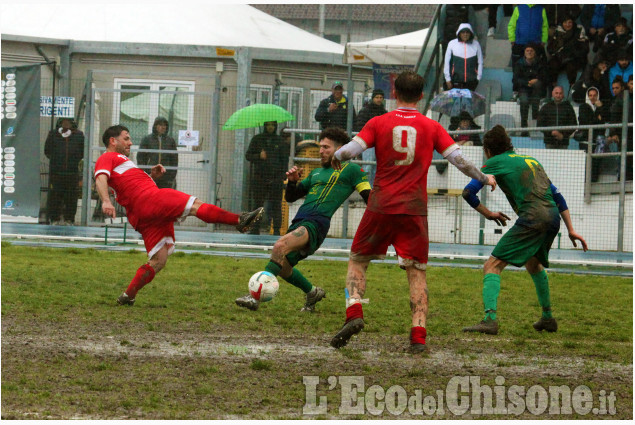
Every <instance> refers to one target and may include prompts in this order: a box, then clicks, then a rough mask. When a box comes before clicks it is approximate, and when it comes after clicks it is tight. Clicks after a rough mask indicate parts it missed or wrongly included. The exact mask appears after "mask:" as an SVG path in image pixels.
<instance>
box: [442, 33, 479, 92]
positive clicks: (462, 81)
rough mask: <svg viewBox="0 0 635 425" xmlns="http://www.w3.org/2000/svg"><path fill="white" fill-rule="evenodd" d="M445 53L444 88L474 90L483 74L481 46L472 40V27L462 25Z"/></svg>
mask: <svg viewBox="0 0 635 425" xmlns="http://www.w3.org/2000/svg"><path fill="white" fill-rule="evenodd" d="M456 37H457V38H455V39H454V40H452V41H450V44H448V49H447V50H446V52H445V60H444V67H443V74H444V75H445V85H446V88H447V89H448V90H449V89H452V88H462V89H470V90H475V89H476V86H478V82H479V81H480V80H481V75H482V74H483V53H482V52H481V45H480V44H479V42H478V41H476V40H474V31H473V30H472V26H471V25H470V24H467V23H462V24H461V25H460V26H459V29H458V30H457V31H456Z"/></svg>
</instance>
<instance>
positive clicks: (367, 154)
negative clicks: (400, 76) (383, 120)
mask: <svg viewBox="0 0 635 425" xmlns="http://www.w3.org/2000/svg"><path fill="white" fill-rule="evenodd" d="M371 96H372V97H371V99H370V102H368V104H367V105H366V106H364V107H363V108H362V110H361V111H359V114H358V115H357V119H356V120H355V125H354V126H353V131H361V129H362V128H364V126H365V125H366V123H367V122H368V121H370V119H371V118H375V117H378V116H380V115H384V114H385V113H387V112H388V111H387V110H386V108H385V106H384V91H383V90H382V89H375V90H373V93H372V95H371ZM362 159H363V160H364V161H375V159H376V157H375V148H370V149H366V150H365V151H364V152H362ZM364 170H365V171H366V174H367V175H368V182H369V183H370V184H371V186H372V184H373V182H374V181H375V166H374V165H372V164H366V165H364Z"/></svg>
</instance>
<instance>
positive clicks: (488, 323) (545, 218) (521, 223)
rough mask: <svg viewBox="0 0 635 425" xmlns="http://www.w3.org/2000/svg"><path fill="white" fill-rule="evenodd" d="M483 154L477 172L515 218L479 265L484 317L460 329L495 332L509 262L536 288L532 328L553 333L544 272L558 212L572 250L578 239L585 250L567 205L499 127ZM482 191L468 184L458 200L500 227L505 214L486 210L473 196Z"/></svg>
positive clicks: (539, 168) (488, 137)
mask: <svg viewBox="0 0 635 425" xmlns="http://www.w3.org/2000/svg"><path fill="white" fill-rule="evenodd" d="M483 150H484V151H485V156H486V157H487V161H486V162H485V165H484V166H483V168H482V170H483V172H484V173H487V174H492V175H494V176H495V177H496V182H497V183H498V186H499V187H500V188H501V190H502V191H503V193H505V196H506V197H507V200H508V201H509V203H510V205H511V207H512V208H513V209H514V211H515V212H516V214H517V215H518V220H516V223H514V225H513V226H512V228H511V229H509V231H508V232H507V233H505V235H503V237H502V238H501V239H500V240H499V241H498V244H496V247H495V248H494V251H493V252H492V255H491V256H490V257H489V259H488V260H487V261H486V262H485V265H484V266H483V271H484V274H485V277H484V278H483V303H484V305H485V318H484V319H483V320H482V321H481V322H480V323H479V324H477V325H475V326H469V327H466V328H463V331H465V332H482V333H487V334H492V335H496V334H497V333H498V321H497V320H496V304H497V299H498V293H499V292H500V274H501V272H502V271H503V269H504V268H505V267H506V266H507V264H512V265H514V266H516V267H522V266H525V268H526V269H527V272H528V273H529V274H530V275H531V278H532V280H533V281H534V285H535V286H536V293H537V295H538V301H539V302H540V306H541V307H542V316H541V318H540V319H539V320H538V321H537V322H536V323H534V325H533V326H534V329H536V330H537V331H542V330H546V331H548V332H555V331H556V330H557V329H558V324H557V322H556V319H554V318H553V317H552V315H551V300H550V298H549V280H548V278H547V273H546V272H545V269H544V268H545V267H549V249H550V248H551V244H552V242H553V240H554V238H555V237H556V236H557V235H558V231H559V230H560V217H559V216H558V213H560V216H562V219H563V221H564V223H565V225H566V226H567V231H568V232H569V239H571V242H573V246H577V245H576V240H578V241H580V243H581V245H582V249H584V251H586V250H587V244H586V242H585V240H584V239H583V238H582V236H581V235H579V234H578V233H576V232H575V230H574V229H573V224H572V222H571V216H570V215H569V209H568V207H567V203H566V202H565V200H564V197H563V196H562V194H560V192H559V191H558V189H557V188H556V187H555V186H554V185H553V184H552V183H551V181H550V180H549V177H547V173H545V170H544V168H543V167H542V165H541V164H540V163H539V162H538V161H537V160H536V159H535V158H532V157H530V156H527V155H518V154H517V153H516V152H514V146H513V145H512V144H511V140H510V139H509V136H508V135H507V133H506V132H505V129H504V128H503V127H502V126H500V125H497V126H496V127H494V128H492V129H491V130H490V131H488V132H487V133H486V134H485V137H484V139H483ZM482 187H483V185H482V184H481V183H480V182H478V181H477V180H472V181H471V182H470V183H469V184H468V185H467V186H466V187H465V189H464V190H463V198H464V199H465V200H466V201H467V203H468V204H470V206H472V207H473V208H474V209H476V211H478V212H479V213H481V214H482V215H483V216H485V218H487V219H488V220H493V221H495V222H496V223H497V224H499V225H502V226H506V225H507V224H506V222H507V220H509V217H508V216H506V215H505V214H503V213H502V212H492V211H490V210H488V209H487V208H486V207H485V206H484V205H483V204H481V203H480V201H479V199H478V197H477V196H476V194H477V193H478V191H479V190H480V189H481V188H482Z"/></svg>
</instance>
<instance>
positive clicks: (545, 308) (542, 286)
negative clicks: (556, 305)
mask: <svg viewBox="0 0 635 425" xmlns="http://www.w3.org/2000/svg"><path fill="white" fill-rule="evenodd" d="M531 280H533V281H534V285H536V295H538V302H539V303H540V306H541V307H542V317H544V318H545V319H551V299H550V298H549V278H548V277H547V272H545V271H544V270H542V271H541V272H538V273H536V274H532V275H531Z"/></svg>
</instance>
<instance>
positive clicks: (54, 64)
mask: <svg viewBox="0 0 635 425" xmlns="http://www.w3.org/2000/svg"><path fill="white" fill-rule="evenodd" d="M51 64H52V65H53V92H52V94H51V106H52V107H51V130H55V73H56V69H55V68H56V66H57V62H55V61H52V62H51Z"/></svg>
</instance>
